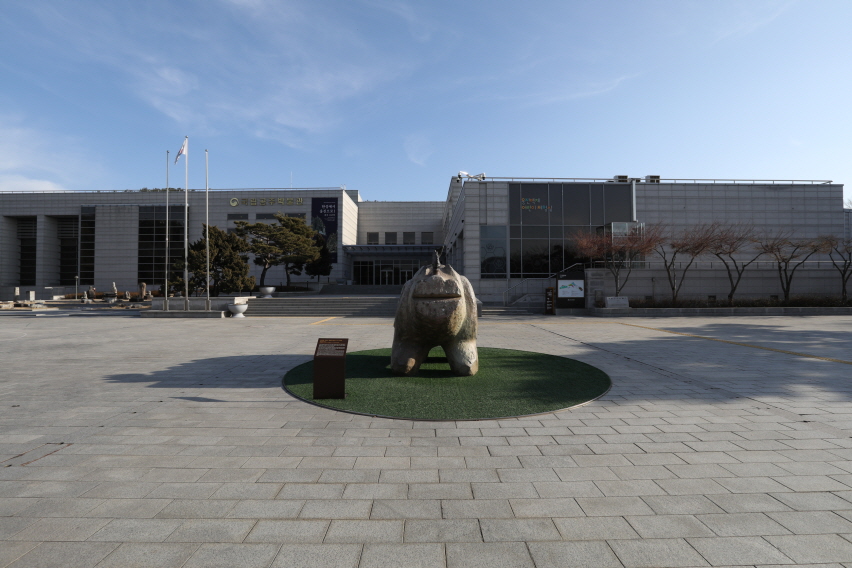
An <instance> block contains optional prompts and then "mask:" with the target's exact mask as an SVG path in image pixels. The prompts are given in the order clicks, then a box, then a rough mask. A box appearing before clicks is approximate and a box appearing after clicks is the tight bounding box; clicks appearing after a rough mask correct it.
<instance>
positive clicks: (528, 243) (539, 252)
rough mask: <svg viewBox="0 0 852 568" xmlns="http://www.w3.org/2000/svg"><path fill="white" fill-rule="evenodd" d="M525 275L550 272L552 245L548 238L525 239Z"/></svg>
mask: <svg viewBox="0 0 852 568" xmlns="http://www.w3.org/2000/svg"><path fill="white" fill-rule="evenodd" d="M523 242H524V244H523V253H524V254H523V270H524V277H530V276H547V275H549V274H550V246H549V243H548V240H547V239H524V241H523Z"/></svg>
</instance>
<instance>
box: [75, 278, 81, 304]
mask: <svg viewBox="0 0 852 568" xmlns="http://www.w3.org/2000/svg"><path fill="white" fill-rule="evenodd" d="M79 283H80V276H79V275H78V276H75V277H74V301H75V302H76V301H77V285H78V284H79Z"/></svg>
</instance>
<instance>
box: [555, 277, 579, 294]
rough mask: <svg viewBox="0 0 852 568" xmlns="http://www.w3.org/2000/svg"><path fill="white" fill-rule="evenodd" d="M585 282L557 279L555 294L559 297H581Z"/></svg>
mask: <svg viewBox="0 0 852 568" xmlns="http://www.w3.org/2000/svg"><path fill="white" fill-rule="evenodd" d="M583 288H585V282H583V281H582V280H559V281H558V291H557V296H558V297H560V298H582V297H583V296H585V292H584V291H583Z"/></svg>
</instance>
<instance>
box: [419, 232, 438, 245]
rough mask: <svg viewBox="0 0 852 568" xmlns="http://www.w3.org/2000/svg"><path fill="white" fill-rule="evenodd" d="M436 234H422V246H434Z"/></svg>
mask: <svg viewBox="0 0 852 568" xmlns="http://www.w3.org/2000/svg"><path fill="white" fill-rule="evenodd" d="M434 238H435V237H434V233H431V232H428V233H427V232H423V233H420V244H421V245H434V244H435V242H434Z"/></svg>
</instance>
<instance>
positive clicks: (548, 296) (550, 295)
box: [544, 288, 556, 316]
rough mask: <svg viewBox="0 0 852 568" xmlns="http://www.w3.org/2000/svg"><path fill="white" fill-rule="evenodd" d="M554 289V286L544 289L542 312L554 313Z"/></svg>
mask: <svg viewBox="0 0 852 568" xmlns="http://www.w3.org/2000/svg"><path fill="white" fill-rule="evenodd" d="M555 291H556V289H555V288H545V289H544V313H545V314H548V315H551V316H552V315H554V314H555V313H556V298H555Z"/></svg>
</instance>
